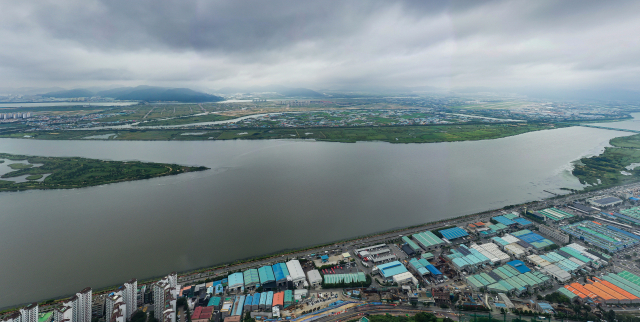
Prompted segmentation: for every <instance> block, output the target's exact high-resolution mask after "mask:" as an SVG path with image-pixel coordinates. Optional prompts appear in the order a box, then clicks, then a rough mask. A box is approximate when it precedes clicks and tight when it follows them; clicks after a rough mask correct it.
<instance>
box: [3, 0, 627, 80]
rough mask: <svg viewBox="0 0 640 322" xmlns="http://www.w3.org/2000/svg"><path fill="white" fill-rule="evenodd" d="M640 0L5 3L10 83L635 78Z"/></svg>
mask: <svg viewBox="0 0 640 322" xmlns="http://www.w3.org/2000/svg"><path fill="white" fill-rule="evenodd" d="M638 11H640V3H638V2H637V1H620V2H616V5H615V6H612V5H610V4H608V3H604V2H598V1H581V2H567V1H563V2H555V1H535V2H526V1H485V2H482V3H480V2H425V1H393V2H389V1H346V2H331V3H328V2H313V3H303V2H293V3H292V2H284V1H269V2H258V3H255V2H251V3H248V2H213V3H210V2H203V1H183V2H179V3H172V2H168V1H154V2H149V1H142V2H130V1H77V0H67V1H29V2H12V3H2V4H0V44H1V45H2V48H3V49H2V50H0V87H11V88H19V87H63V88H86V87H90V86H107V85H113V84H117V85H122V86H135V85H140V84H148V85H157V86H171V87H188V88H193V89H197V90H203V89H220V88H223V87H241V88H242V87H247V86H264V85H271V84H281V85H285V86H293V87H307V88H311V89H314V90H320V89H332V88H333V89H367V88H370V89H376V88H380V87H383V88H384V87H394V86H404V87H433V88H437V89H440V90H457V89H469V88H472V89H477V90H479V91H482V90H500V91H514V92H518V91H525V92H526V91H533V92H535V91H548V90H554V91H558V90H568V91H572V90H589V89H594V88H597V89H601V90H610V89H611V90H613V89H615V90H631V91H634V90H637V87H638V85H639V84H638V83H639V82H640V77H638V71H639V70H640V61H639V60H638V58H637V57H639V55H638V54H639V53H640V44H639V40H638V38H637V37H636V36H635V35H636V34H637V33H638V32H639V31H640V21H639V20H638V19H637V18H636V16H637V14H636V12H638Z"/></svg>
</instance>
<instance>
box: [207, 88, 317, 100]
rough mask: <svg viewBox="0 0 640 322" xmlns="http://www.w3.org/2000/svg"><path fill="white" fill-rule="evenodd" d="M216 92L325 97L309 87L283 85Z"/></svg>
mask: <svg viewBox="0 0 640 322" xmlns="http://www.w3.org/2000/svg"><path fill="white" fill-rule="evenodd" d="M215 92H216V93H221V94H236V93H264V92H274V93H278V94H280V95H282V96H286V97H325V95H324V94H322V93H318V92H316V91H314V90H310V89H308V88H302V87H299V88H292V87H286V86H281V85H268V86H253V87H246V88H237V87H224V88H221V89H219V90H216V91H215Z"/></svg>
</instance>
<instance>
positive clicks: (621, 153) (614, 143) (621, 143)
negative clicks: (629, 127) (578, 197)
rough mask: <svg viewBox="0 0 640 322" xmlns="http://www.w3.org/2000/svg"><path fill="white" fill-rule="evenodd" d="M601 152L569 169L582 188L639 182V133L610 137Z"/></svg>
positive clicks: (590, 188)
mask: <svg viewBox="0 0 640 322" xmlns="http://www.w3.org/2000/svg"><path fill="white" fill-rule="evenodd" d="M609 143H610V144H611V147H606V148H605V150H604V152H603V153H602V154H600V155H596V156H592V157H590V158H582V159H580V160H579V161H577V162H576V164H575V167H574V169H573V171H572V173H573V175H574V176H576V177H577V178H578V179H579V180H580V183H582V184H588V185H590V186H588V187H585V188H584V191H592V190H596V189H605V188H609V187H613V186H617V185H622V184H629V183H634V182H638V181H640V168H638V167H636V166H637V165H640V134H636V135H632V136H624V137H617V138H613V139H611V140H610V141H609Z"/></svg>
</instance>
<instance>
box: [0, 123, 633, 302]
mask: <svg viewBox="0 0 640 322" xmlns="http://www.w3.org/2000/svg"><path fill="white" fill-rule="evenodd" d="M629 134H631V133H625V132H618V131H610V130H602V129H594V128H582V127H573V128H563V129H556V130H546V131H539V132H532V133H527V134H522V135H518V136H513V137H508V138H502V139H497V140H486V141H475V142H455V143H434V144H389V143H382V142H363V143H356V144H345V143H327V142H314V141H301V140H274V141H241V140H237V141H220V142H211V141H201V142H149V141H84V140H83V141H38V140H26V139H0V151H1V152H7V153H17V154H31V155H43V156H82V157H88V158H98V159H109V160H141V161H153V162H170V163H179V164H187V165H204V166H207V167H210V168H211V170H208V171H204V172H197V173H187V174H182V175H178V176H171V177H163V178H155V179H151V180H143V181H134V182H127V183H118V184H110V185H104V186H99V187H92V188H84V189H77V190H57V191H54V190H50V191H27V192H3V193H0V205H1V206H0V207H1V208H0V209H1V211H0V258H2V260H1V261H0V272H2V278H0V290H2V291H1V292H0V307H4V306H8V305H14V304H19V303H25V302H29V301H36V300H43V299H47V298H51V297H54V296H60V295H65V294H70V293H72V292H76V291H79V290H81V289H82V288H84V287H87V286H91V287H93V288H100V287H104V286H108V285H113V284H118V283H122V282H124V281H126V280H128V279H130V278H132V277H135V278H138V279H143V278H147V277H151V276H159V275H163V274H167V273H169V272H171V271H173V270H177V271H184V270H188V269H193V268H199V267H204V266H208V265H213V264H217V263H221V262H229V261H233V260H235V259H241V258H247V257H250V256H254V255H260V254H265V253H270V252H275V251H278V250H282V249H288V248H297V247H303V246H308V245H314V244H319V243H323V242H329V241H336V240H340V239H344V238H348V237H355V236H359V235H364V234H369V233H373V232H379V231H383V230H388V229H392V228H398V227H403V226H409V225H413V224H418V223H424V222H429V221H433V220H439V219H443V218H451V217H455V216H460V215H465V214H470V213H475V212H480V211H484V210H489V209H494V208H499V207H502V206H505V205H510V204H516V203H521V202H525V201H531V200H538V199H541V198H545V197H549V196H550V195H549V194H548V193H546V192H544V191H543V190H550V191H556V192H560V190H558V189H559V188H561V187H569V188H579V187H581V185H580V183H579V182H578V180H577V179H576V178H575V177H573V176H572V175H571V174H570V173H569V171H568V170H569V169H571V162H572V161H574V160H576V159H579V158H580V157H581V156H587V155H594V154H599V153H601V152H602V150H603V148H604V147H605V146H606V145H607V144H608V141H609V140H610V139H611V138H613V137H616V136H623V135H629Z"/></svg>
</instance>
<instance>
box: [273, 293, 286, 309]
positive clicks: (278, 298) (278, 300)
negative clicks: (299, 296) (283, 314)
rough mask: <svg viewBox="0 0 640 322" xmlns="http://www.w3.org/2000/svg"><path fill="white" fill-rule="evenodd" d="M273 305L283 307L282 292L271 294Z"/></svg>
mask: <svg viewBox="0 0 640 322" xmlns="http://www.w3.org/2000/svg"><path fill="white" fill-rule="evenodd" d="M273 306H279V307H280V308H283V307H284V292H278V293H274V294H273Z"/></svg>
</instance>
